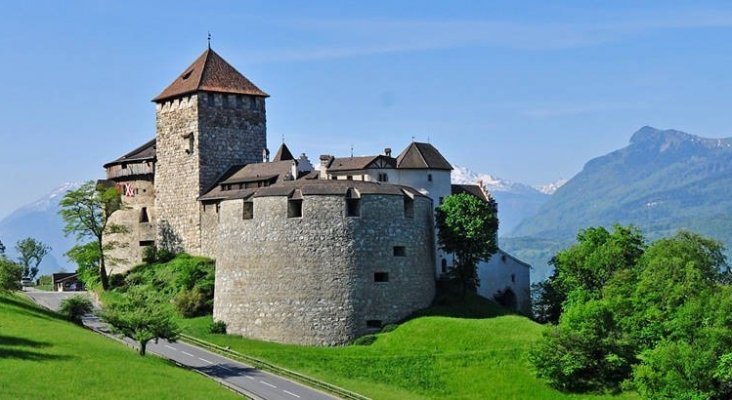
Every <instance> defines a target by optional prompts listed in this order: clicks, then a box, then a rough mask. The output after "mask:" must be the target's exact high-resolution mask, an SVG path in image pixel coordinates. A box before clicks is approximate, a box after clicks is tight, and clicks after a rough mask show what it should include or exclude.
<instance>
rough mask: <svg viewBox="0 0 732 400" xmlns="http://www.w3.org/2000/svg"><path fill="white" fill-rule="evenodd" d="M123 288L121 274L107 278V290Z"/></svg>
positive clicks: (122, 276)
mask: <svg viewBox="0 0 732 400" xmlns="http://www.w3.org/2000/svg"><path fill="white" fill-rule="evenodd" d="M123 286H125V276H124V275H122V274H112V275H110V276H109V288H110V289H115V288H120V287H123Z"/></svg>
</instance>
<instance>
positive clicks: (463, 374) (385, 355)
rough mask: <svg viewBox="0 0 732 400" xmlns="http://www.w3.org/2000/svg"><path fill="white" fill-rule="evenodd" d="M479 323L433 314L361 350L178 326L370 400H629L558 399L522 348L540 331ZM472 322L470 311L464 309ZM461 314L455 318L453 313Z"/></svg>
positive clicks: (509, 319) (203, 320)
mask: <svg viewBox="0 0 732 400" xmlns="http://www.w3.org/2000/svg"><path fill="white" fill-rule="evenodd" d="M484 310H487V311H488V312H487V313H485V314H484V315H482V316H480V317H479V318H455V317H447V316H440V315H451V316H454V315H456V314H458V313H456V310H454V309H450V308H448V307H440V308H432V309H429V310H427V311H425V312H424V313H422V314H423V315H424V316H421V317H418V318H415V319H412V320H411V321H408V322H406V323H404V324H402V325H401V326H399V327H398V328H397V329H396V330H394V331H392V332H389V333H381V334H379V335H378V337H377V340H376V341H375V342H374V343H373V344H371V345H368V346H357V345H351V346H344V347H334V348H318V347H304V346H294V345H281V344H275V343H268V342H263V341H257V340H251V339H245V338H242V337H237V336H229V335H214V334H209V333H208V325H209V324H210V322H211V318H210V317H200V318H196V319H190V320H185V321H183V324H184V326H185V330H186V331H187V333H189V334H191V335H193V336H197V337H199V338H202V339H204V340H208V341H210V342H213V343H216V344H219V345H221V346H229V347H231V348H232V349H234V350H237V351H240V352H242V353H246V354H249V355H252V356H255V357H258V358H261V359H265V360H268V361H270V362H272V363H275V364H278V365H281V366H283V367H286V368H289V369H293V370H296V371H300V372H303V373H306V374H309V375H312V376H315V377H318V378H321V379H323V380H325V381H328V382H330V383H333V384H336V385H340V386H342V387H345V388H347V389H350V390H353V391H356V392H358V393H361V394H364V395H367V396H369V397H372V398H374V399H386V400H388V399H395V400H396V399H400V400H401V399H431V398H440V399H580V398H581V399H598V400H599V399H616V400H620V399H635V398H636V397H635V396H634V395H631V394H625V395H621V396H601V395H598V396H592V395H581V396H580V395H578V396H571V395H565V394H562V393H560V392H558V391H555V390H553V389H551V388H549V387H548V386H547V385H545V384H544V383H543V382H541V381H539V380H538V379H537V378H535V377H534V376H533V374H532V372H531V370H530V369H529V366H528V363H527V361H526V351H527V349H528V348H529V347H530V346H531V345H532V344H533V343H534V342H535V341H536V340H537V339H538V338H539V337H540V335H541V330H542V326H541V325H539V324H536V323H534V322H532V321H531V320H529V319H527V318H524V317H519V316H515V315H500V314H501V312H500V311H499V310H497V309H496V308H495V307H493V308H490V306H489V308H486V309H484ZM469 311H470V314H471V315H473V316H475V313H474V312H472V311H474V310H469ZM459 314H462V313H459Z"/></svg>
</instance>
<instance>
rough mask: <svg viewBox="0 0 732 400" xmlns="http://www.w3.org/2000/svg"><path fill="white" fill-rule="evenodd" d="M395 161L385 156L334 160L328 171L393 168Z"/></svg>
mask: <svg viewBox="0 0 732 400" xmlns="http://www.w3.org/2000/svg"><path fill="white" fill-rule="evenodd" d="M395 167H396V160H395V159H393V158H391V157H387V156H385V155H378V156H362V157H342V158H334V159H333V160H332V162H331V163H330V165H329V166H328V171H360V170H364V169H369V168H377V169H381V168H395Z"/></svg>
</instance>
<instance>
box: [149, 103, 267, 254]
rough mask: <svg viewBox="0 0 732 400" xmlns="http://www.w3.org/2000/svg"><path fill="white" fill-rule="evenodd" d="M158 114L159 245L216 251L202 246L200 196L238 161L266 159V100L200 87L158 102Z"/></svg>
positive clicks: (239, 163) (195, 252)
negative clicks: (205, 89) (184, 95)
mask: <svg viewBox="0 0 732 400" xmlns="http://www.w3.org/2000/svg"><path fill="white" fill-rule="evenodd" d="M245 100H246V101H245ZM156 116H157V135H156V139H157V165H156V176H155V180H156V196H155V199H156V201H155V204H156V208H157V213H158V221H157V225H158V227H157V228H158V230H159V232H158V245H159V246H163V247H169V248H172V249H174V250H178V251H186V252H188V253H191V254H200V255H205V256H213V254H208V253H205V252H203V248H202V245H201V235H202V229H201V218H202V215H201V211H202V207H201V205H200V204H199V203H198V200H197V199H198V196H200V195H201V194H203V193H204V191H206V190H207V189H209V188H210V186H211V185H213V184H214V183H215V181H216V178H218V177H219V176H220V175H221V174H223V173H224V172H225V171H226V170H228V169H229V168H230V167H232V166H233V165H241V164H246V163H251V162H258V161H261V156H262V149H263V148H264V147H266V117H265V109H264V99H262V98H256V99H254V102H252V101H251V99H250V98H249V96H235V95H222V94H218V93H206V92H199V93H198V94H195V95H191V96H188V97H183V98H180V99H175V100H169V101H166V102H164V103H162V104H161V103H158V104H157V112H156Z"/></svg>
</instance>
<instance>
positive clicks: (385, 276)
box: [374, 272, 389, 282]
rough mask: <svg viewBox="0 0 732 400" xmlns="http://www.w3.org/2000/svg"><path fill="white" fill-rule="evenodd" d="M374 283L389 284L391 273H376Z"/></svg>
mask: <svg viewBox="0 0 732 400" xmlns="http://www.w3.org/2000/svg"><path fill="white" fill-rule="evenodd" d="M374 282H389V273H388V272H374Z"/></svg>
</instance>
